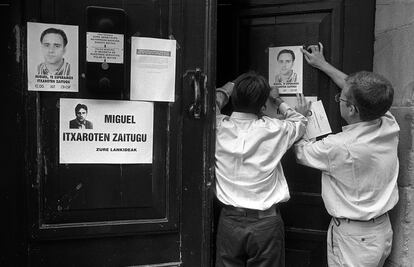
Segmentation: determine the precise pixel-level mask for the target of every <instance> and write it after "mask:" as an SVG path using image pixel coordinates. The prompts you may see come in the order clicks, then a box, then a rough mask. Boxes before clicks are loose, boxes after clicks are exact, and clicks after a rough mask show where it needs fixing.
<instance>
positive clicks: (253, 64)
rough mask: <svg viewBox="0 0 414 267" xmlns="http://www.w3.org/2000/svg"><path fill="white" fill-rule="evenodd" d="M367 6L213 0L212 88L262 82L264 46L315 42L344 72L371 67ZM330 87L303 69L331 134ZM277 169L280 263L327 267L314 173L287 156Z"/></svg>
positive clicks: (335, 121) (325, 220)
mask: <svg viewBox="0 0 414 267" xmlns="http://www.w3.org/2000/svg"><path fill="white" fill-rule="evenodd" d="M362 2H363V3H362ZM374 2H375V1H352V0H349V1H346V0H337V1H335V0H332V1H306V0H302V1H288V0H280V1H276V0H274V1H266V0H250V1H249V0H246V1H219V5H218V51H217V54H218V62H217V79H218V81H219V83H220V84H221V83H224V82H225V81H227V80H228V79H233V78H234V77H236V75H238V74H240V73H242V72H245V71H248V70H254V71H257V72H259V73H260V74H262V75H264V76H265V77H268V72H269V69H268V68H269V67H268V66H269V55H268V53H269V50H268V48H269V47H275V46H297V45H310V44H317V43H318V42H322V43H323V44H324V47H325V57H326V58H327V60H329V61H330V62H331V63H332V64H333V65H335V66H337V67H339V68H340V69H343V70H344V71H345V72H347V73H350V72H352V71H357V70H361V69H367V70H369V69H372V54H373V22H374V20H373V15H374V4H375V3H374ZM304 62H305V61H304ZM336 89H337V88H335V85H334V84H333V83H332V82H331V81H330V80H329V79H328V78H327V76H326V75H324V74H322V73H320V72H319V71H317V70H316V69H313V68H312V67H310V66H309V65H307V64H306V62H305V63H304V66H303V91H304V94H305V95H306V96H317V97H318V99H320V100H322V101H323V104H324V107H325V109H326V112H327V115H328V118H329V121H330V125H331V128H332V130H333V131H334V132H338V131H340V129H341V125H342V121H341V118H340V113H339V108H338V105H337V103H335V102H334V95H335V93H336ZM282 165H283V169H284V172H285V175H286V178H287V182H288V184H289V189H290V194H291V199H290V200H289V201H288V202H287V203H285V204H283V205H282V216H283V219H284V222H285V226H286V264H287V266H326V264H327V263H326V262H327V260H326V230H327V227H328V224H329V221H330V217H329V215H328V214H327V213H326V211H325V209H324V205H323V201H322V198H321V181H320V177H321V173H320V172H319V171H316V170H314V169H310V168H307V167H304V166H301V165H298V164H296V161H295V158H294V155H293V153H292V151H288V153H287V154H286V155H285V156H284V158H283V161H282Z"/></svg>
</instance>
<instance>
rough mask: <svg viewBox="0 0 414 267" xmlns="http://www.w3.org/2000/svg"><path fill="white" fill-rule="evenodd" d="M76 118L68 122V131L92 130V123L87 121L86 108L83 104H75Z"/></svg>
mask: <svg viewBox="0 0 414 267" xmlns="http://www.w3.org/2000/svg"><path fill="white" fill-rule="evenodd" d="M75 116H76V118H75V119H73V120H71V121H70V122H69V129H93V124H92V122H90V121H88V120H87V119H86V117H87V116H88V107H87V106H86V105H85V104H77V105H76V107H75Z"/></svg>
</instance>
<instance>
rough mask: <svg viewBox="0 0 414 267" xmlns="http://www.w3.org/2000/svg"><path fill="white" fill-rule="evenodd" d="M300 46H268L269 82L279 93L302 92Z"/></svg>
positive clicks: (301, 56)
mask: <svg viewBox="0 0 414 267" xmlns="http://www.w3.org/2000/svg"><path fill="white" fill-rule="evenodd" d="M301 47H302V46H279V47H269V84H270V86H272V87H277V88H278V89H279V94H296V93H302V84H303V55H302V52H301V51H300V48H301Z"/></svg>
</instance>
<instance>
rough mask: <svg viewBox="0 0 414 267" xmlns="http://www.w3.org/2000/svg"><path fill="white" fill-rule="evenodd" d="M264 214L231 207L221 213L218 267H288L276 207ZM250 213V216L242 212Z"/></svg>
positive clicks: (283, 236) (282, 230)
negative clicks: (286, 266)
mask: <svg viewBox="0 0 414 267" xmlns="http://www.w3.org/2000/svg"><path fill="white" fill-rule="evenodd" d="M272 209H273V212H269V211H266V212H265V213H262V212H258V211H254V210H247V209H237V208H231V207H228V206H225V207H223V209H222V210H221V214H220V218H219V223H218V231H217V244H216V247H217V251H216V267H222V266H225V267H229V266H230V267H233V266H252V267H268V266H271V267H284V266H285V230H284V225H283V220H282V217H281V216H280V212H279V210H278V209H277V208H276V207H272ZM243 210H247V212H243Z"/></svg>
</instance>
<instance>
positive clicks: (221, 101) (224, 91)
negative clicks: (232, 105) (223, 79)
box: [216, 82, 234, 111]
mask: <svg viewBox="0 0 414 267" xmlns="http://www.w3.org/2000/svg"><path fill="white" fill-rule="evenodd" d="M233 88H234V83H233V82H228V83H226V84H225V85H223V86H222V87H219V88H217V89H216V106H217V109H218V111H220V110H221V109H222V108H223V107H224V106H225V105H226V104H227V103H228V102H229V99H230V95H231V94H232V92H233Z"/></svg>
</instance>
